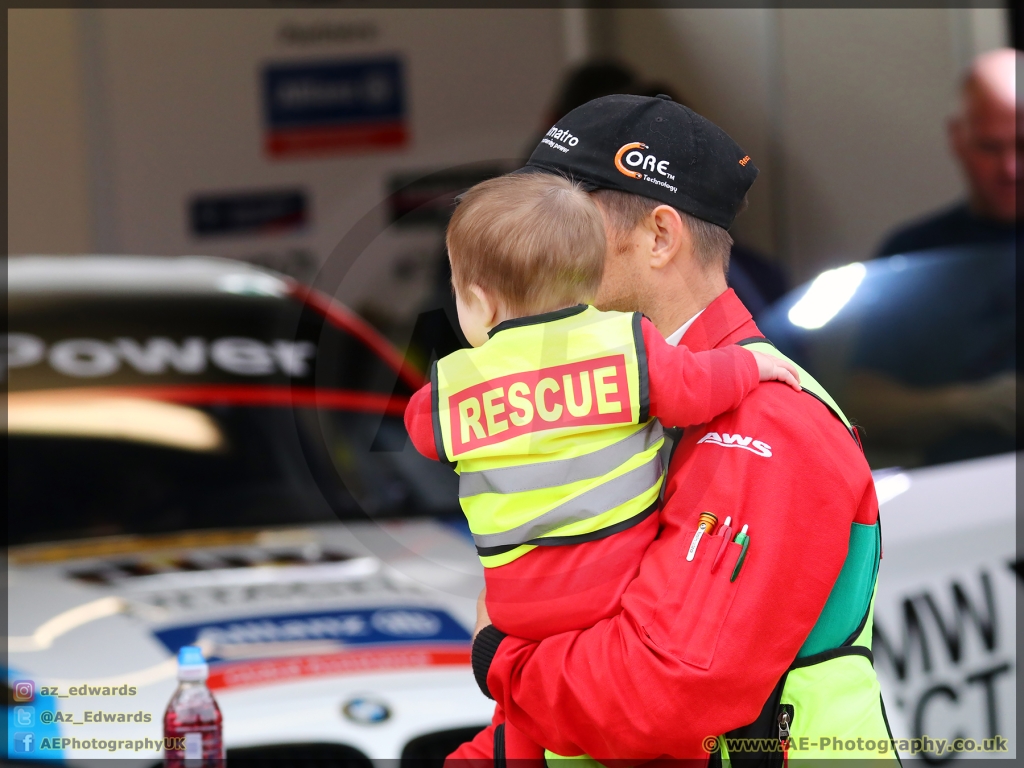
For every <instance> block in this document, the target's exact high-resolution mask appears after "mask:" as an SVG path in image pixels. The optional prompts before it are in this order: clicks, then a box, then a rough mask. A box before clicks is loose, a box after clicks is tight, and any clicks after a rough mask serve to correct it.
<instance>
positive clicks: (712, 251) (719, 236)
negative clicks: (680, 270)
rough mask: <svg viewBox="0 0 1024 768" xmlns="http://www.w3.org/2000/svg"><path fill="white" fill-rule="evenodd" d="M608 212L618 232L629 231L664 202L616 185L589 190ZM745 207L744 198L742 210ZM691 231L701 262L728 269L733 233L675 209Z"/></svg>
mask: <svg viewBox="0 0 1024 768" xmlns="http://www.w3.org/2000/svg"><path fill="white" fill-rule="evenodd" d="M591 194H592V195H593V196H594V197H596V198H597V201H598V202H599V203H600V205H601V207H602V208H603V209H604V211H605V213H606V214H607V215H608V219H609V223H610V224H611V225H612V228H613V229H614V230H615V231H617V232H621V233H626V232H632V231H633V230H634V229H635V228H636V227H637V226H638V225H639V224H640V222H642V221H643V220H644V219H646V218H647V217H648V216H649V215H650V214H651V211H653V210H654V209H655V208H657V207H658V206H659V205H664V203H659V202H658V201H657V200H652V199H651V198H649V197H643V196H642V195H634V194H631V193H629V192H620V191H619V190H617V189H598V190H595V191H594V192H592V193H591ZM745 207H746V201H744V205H743V207H741V209H740V210H741V211H742V210H743V208H745ZM675 210H676V212H677V213H678V214H679V216H680V217H681V218H682V220H683V223H684V224H686V226H687V227H688V228H689V230H690V233H691V234H692V235H693V252H694V255H695V256H696V257H697V261H698V262H699V263H700V265H701V266H702V267H703V268H704V269H706V270H711V269H714V268H715V267H718V268H720V269H721V270H722V271H723V272H728V271H729V253H730V251H731V250H732V236H731V235H730V234H729V233H728V232H727V231H726V230H724V229H722V228H721V227H720V226H718V225H717V224H712V223H711V222H709V221H704V220H703V219H698V218H697V217H696V216H692V215H690V214H689V213H685V212H684V211H680V210H679V209H678V208H677V209H675Z"/></svg>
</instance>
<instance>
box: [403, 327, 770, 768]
mask: <svg viewBox="0 0 1024 768" xmlns="http://www.w3.org/2000/svg"><path fill="white" fill-rule="evenodd" d="M641 328H642V332H643V336H644V345H645V348H646V354H647V371H648V384H649V398H650V414H651V416H652V417H657V418H658V419H659V420H660V421H661V422H662V423H663V424H664V425H665V426H669V427H671V426H682V425H688V424H693V423H703V422H704V421H707V420H709V419H711V418H712V417H713V416H715V415H717V414H719V413H722V412H725V411H729V410H732V409H734V408H735V407H736V406H737V405H738V404H739V403H740V401H741V400H742V399H743V398H744V397H745V396H747V395H748V394H749V393H750V392H751V391H753V390H754V389H755V388H758V383H759V382H758V378H759V376H758V368H757V363H756V362H755V360H754V357H753V355H751V354H750V353H749V352H748V351H746V350H744V349H743V348H742V347H738V346H728V347H726V348H723V349H719V350H713V351H706V352H705V353H703V354H697V355H695V354H693V353H692V352H691V351H690V350H688V349H687V348H684V347H680V348H673V347H671V346H670V345H668V344H667V343H666V342H665V340H664V338H663V337H662V336H661V334H660V333H658V330H657V329H656V328H655V327H654V325H653V324H652V323H651V322H650V321H649V320H647V319H646V318H644V319H642V320H641ZM489 343H493V342H489ZM786 388H787V389H788V387H786ZM431 400H432V398H431V391H430V385H429V384H428V385H426V386H424V387H423V388H422V389H420V390H419V391H418V392H417V393H416V394H415V395H414V396H413V398H412V399H411V401H410V403H409V406H408V408H407V409H406V416H405V421H406V427H407V429H408V432H409V435H410V437H411V439H412V442H413V445H414V446H415V447H416V449H417V450H418V451H419V452H420V453H422V454H423V455H424V456H427V457H428V458H432V459H437V451H436V448H435V442H434V435H433V427H432V421H431ZM657 531H658V523H657V515H651V516H649V517H647V518H646V519H645V520H644V521H643V522H641V523H639V524H637V525H634V526H632V527H629V528H627V529H625V530H623V531H620V532H618V533H616V534H614V535H611V536H608V537H606V538H603V539H598V540H596V541H589V542H586V543H581V544H572V545H564V546H550V547H537V548H536V549H534V550H532V551H530V552H528V553H527V554H526V555H524V556H522V557H520V558H518V559H516V560H513V561H512V562H510V563H507V564H505V565H502V566H501V567H498V568H488V569H486V570H485V576H486V584H487V609H488V613H489V615H490V617H491V620H492V621H493V622H494V625H495V626H496V627H500V628H501V629H502V630H503V631H505V632H509V633H514V634H515V635H517V636H519V637H527V638H532V639H535V640H539V639H542V638H545V637H549V636H551V635H557V634H558V633H561V632H566V631H569V630H573V629H580V628H583V627H590V626H593V625H594V624H596V623H597V622H599V621H601V620H602V619H605V618H607V617H609V616H613V615H615V614H617V613H618V612H619V611H620V610H621V604H622V602H621V601H622V596H623V592H624V591H625V589H626V587H627V586H628V585H629V583H630V582H631V581H632V580H633V579H634V578H635V577H636V575H637V572H638V566H639V563H640V560H641V558H642V556H643V553H644V551H645V550H646V549H647V547H648V546H649V545H650V544H651V542H652V541H653V539H654V537H655V535H656V534H657ZM503 723H505V718H504V714H503V712H502V709H501V707H500V706H498V707H496V709H495V716H494V720H493V722H492V725H491V726H490V727H489V728H488V729H485V730H484V731H482V732H481V733H480V734H479V735H478V736H477V737H476V738H475V739H474V740H473V741H472V742H470V743H468V744H464V745H463V746H462V747H460V748H459V749H458V750H457V751H456V752H455V753H453V754H452V755H451V759H452V760H465V759H472V760H484V761H487V760H492V759H493V757H494V744H495V738H494V736H495V729H496V728H497V727H498V726H499V725H502V724H503ZM500 733H501V736H502V738H503V743H504V750H505V754H506V755H507V757H508V758H509V759H515V760H519V759H528V758H532V759H540V758H541V757H542V756H543V749H542V748H540V747H539V746H537V743H536V742H534V741H532V740H531V739H529V738H526V737H525V736H524V735H523V734H521V733H519V732H518V731H516V729H515V728H513V727H511V726H509V725H508V724H505V726H504V728H503V731H501V732H500ZM541 743H543V742H541ZM545 746H547V745H545ZM561 754H570V753H561ZM575 754H579V753H578V752H577V753H575Z"/></svg>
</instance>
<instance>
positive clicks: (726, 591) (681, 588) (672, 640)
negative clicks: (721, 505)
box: [644, 535, 749, 669]
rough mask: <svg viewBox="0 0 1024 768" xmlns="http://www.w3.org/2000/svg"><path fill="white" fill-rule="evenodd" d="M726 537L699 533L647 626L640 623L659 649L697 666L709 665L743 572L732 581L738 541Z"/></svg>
mask: <svg viewBox="0 0 1024 768" xmlns="http://www.w3.org/2000/svg"><path fill="white" fill-rule="evenodd" d="M729 538H731V536H730V537H723V536H715V535H712V536H702V537H701V539H700V542H699V543H698V545H697V551H696V553H695V554H694V557H693V560H690V561H687V560H686V558H685V556H681V557H680V560H679V562H677V563H676V564H675V567H674V569H673V574H672V577H671V578H670V579H669V583H668V584H667V586H666V590H665V593H664V594H663V595H662V599H661V600H659V603H658V610H657V611H656V612H655V614H654V616H653V618H652V620H651V623H650V626H644V631H645V632H646V633H647V635H648V637H650V638H651V640H652V641H654V643H655V644H657V645H658V646H659V647H660V648H662V650H664V651H666V652H668V653H670V654H671V655H672V656H674V657H676V658H678V659H679V660H680V661H683V662H686V663H687V664H692V665H693V666H695V667H699V668H700V669H707V668H708V667H710V666H711V661H712V659H714V656H715V649H716V647H717V646H718V640H719V635H720V634H721V631H722V626H723V625H724V624H725V619H726V617H727V616H728V615H729V610H730V609H731V608H732V603H733V600H734V599H735V597H736V590H737V588H738V586H739V584H740V582H741V581H742V574H741V575H740V576H739V577H738V579H737V581H730V579H731V577H732V573H733V570H734V569H735V567H736V562H737V560H738V559H739V556H740V551H741V549H742V547H741V546H740V545H739V544H736V543H735V542H733V541H729V540H728V539H729ZM723 548H724V550H725V551H724V552H722V549H723ZM719 552H721V554H722V556H721V557H718V555H719ZM747 556H748V557H749V552H748V554H747ZM716 560H717V561H718V562H717V564H716V562H715V561H716Z"/></svg>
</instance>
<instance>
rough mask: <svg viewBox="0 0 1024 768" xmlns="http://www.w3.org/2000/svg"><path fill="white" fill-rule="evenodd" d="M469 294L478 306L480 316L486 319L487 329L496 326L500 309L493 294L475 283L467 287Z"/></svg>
mask: <svg viewBox="0 0 1024 768" xmlns="http://www.w3.org/2000/svg"><path fill="white" fill-rule="evenodd" d="M469 294H470V295H471V296H472V297H473V298H472V300H473V301H474V302H476V303H477V304H479V305H480V310H481V315H482V316H483V317H484V318H485V319H486V322H485V325H486V326H487V327H488V328H492V327H493V326H495V325H497V324H498V319H497V318H498V312H499V309H500V307H499V305H498V302H497V301H496V299H495V297H494V296H493V294H491V292H490V291H488V290H487V289H486V288H481V287H480V286H479V285H477V284H476V283H472V284H471V285H470V286H469ZM492 321H493V322H492Z"/></svg>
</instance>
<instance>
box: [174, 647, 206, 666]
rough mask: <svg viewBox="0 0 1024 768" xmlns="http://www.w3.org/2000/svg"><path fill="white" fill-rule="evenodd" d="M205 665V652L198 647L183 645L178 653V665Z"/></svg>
mask: <svg viewBox="0 0 1024 768" xmlns="http://www.w3.org/2000/svg"><path fill="white" fill-rule="evenodd" d="M205 663H206V659H204V658H203V650H202V648H200V647H199V646H198V645H183V646H181V649H180V650H179V651H178V664H179V665H180V666H183V667H184V666H193V665H196V664H205Z"/></svg>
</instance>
